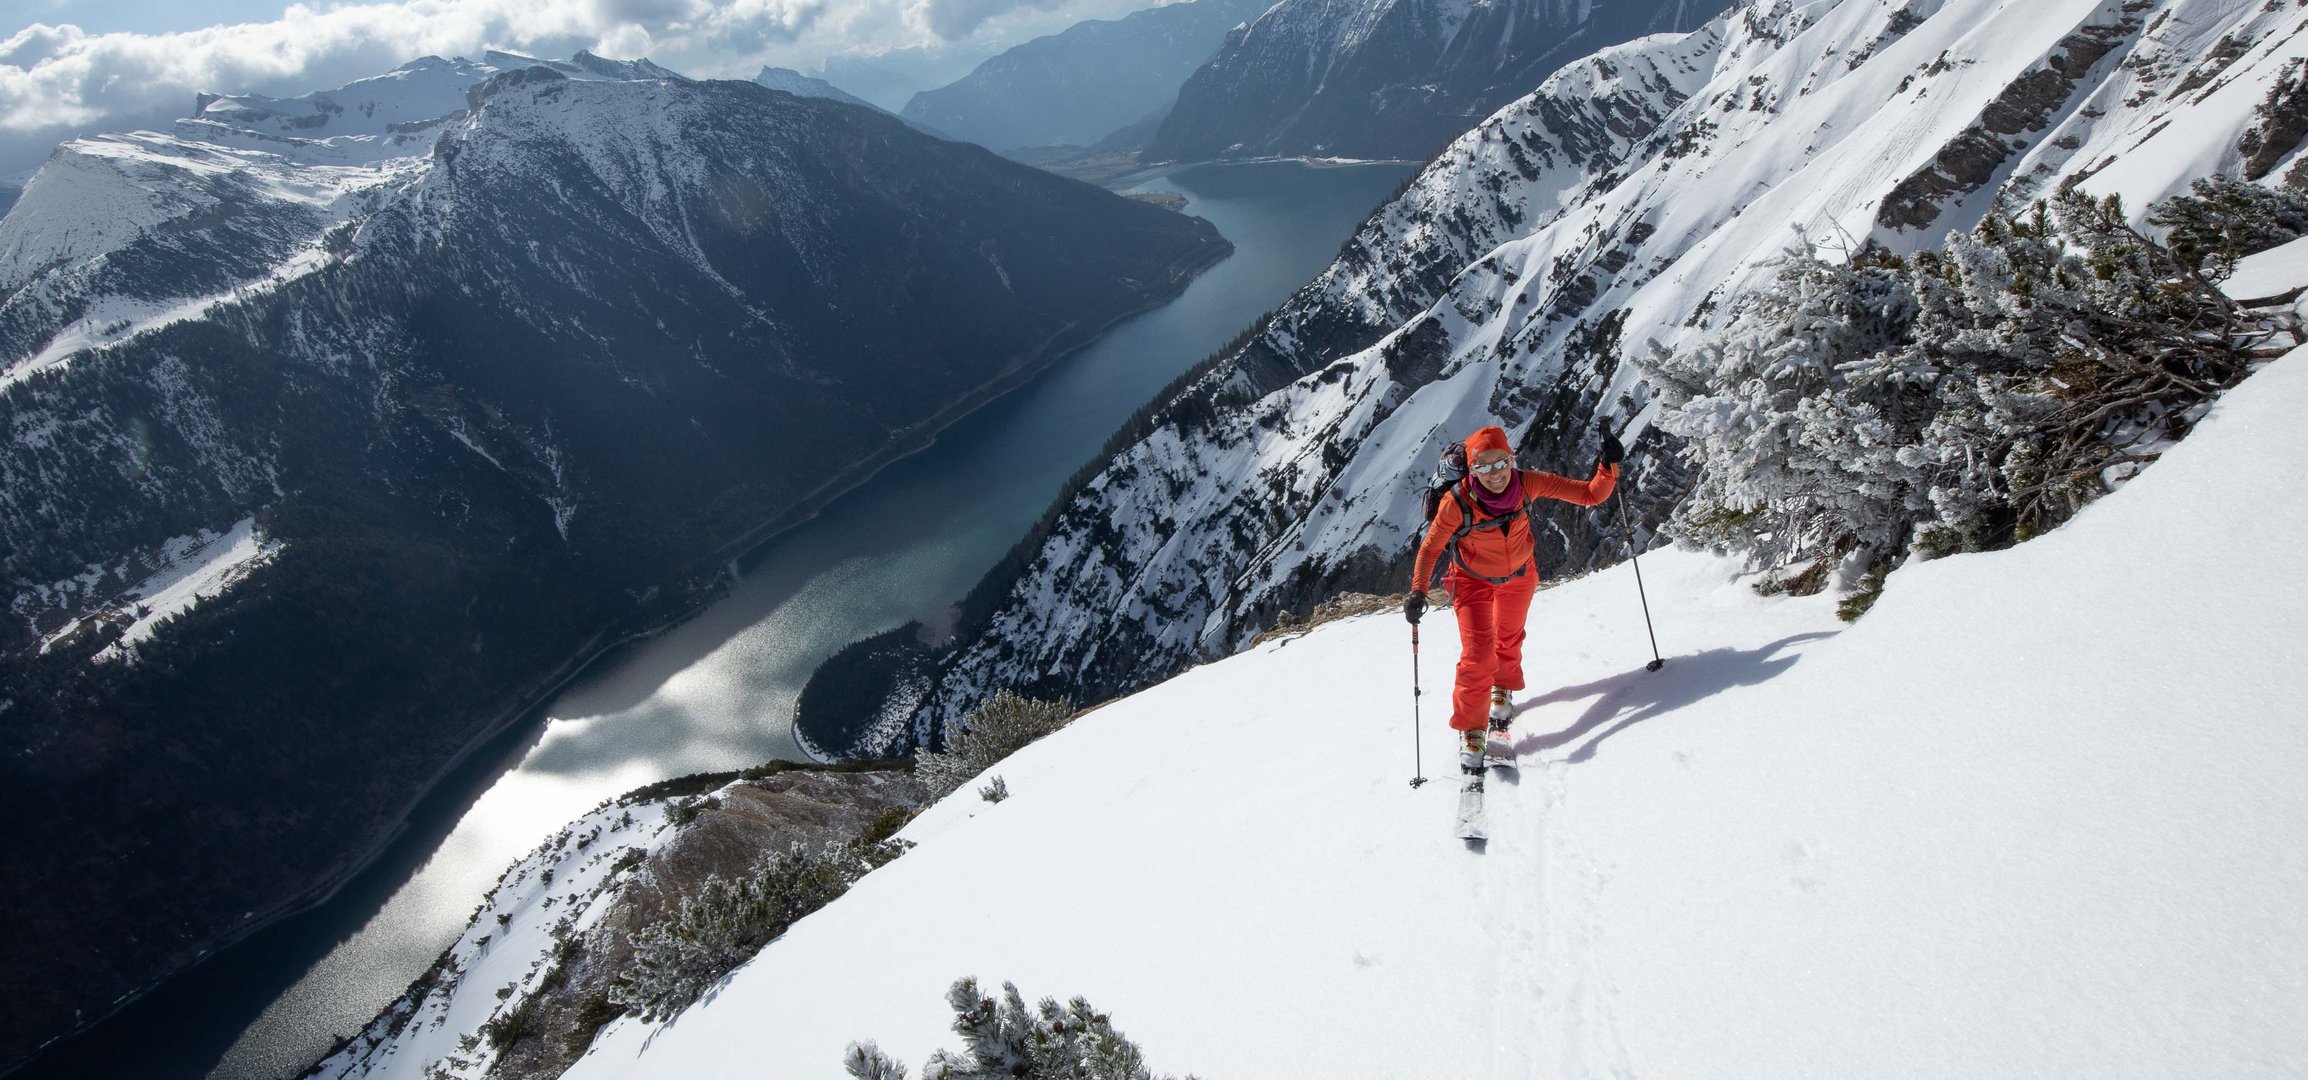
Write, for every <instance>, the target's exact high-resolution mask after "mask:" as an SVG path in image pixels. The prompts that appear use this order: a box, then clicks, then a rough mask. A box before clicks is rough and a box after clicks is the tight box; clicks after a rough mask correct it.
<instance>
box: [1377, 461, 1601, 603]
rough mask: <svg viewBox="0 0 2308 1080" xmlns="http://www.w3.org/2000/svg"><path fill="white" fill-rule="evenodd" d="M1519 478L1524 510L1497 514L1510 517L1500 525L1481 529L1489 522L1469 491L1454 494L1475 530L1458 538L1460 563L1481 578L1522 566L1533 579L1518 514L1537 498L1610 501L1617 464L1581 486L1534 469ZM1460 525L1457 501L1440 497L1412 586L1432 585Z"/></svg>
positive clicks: (1524, 524) (1526, 529)
mask: <svg viewBox="0 0 2308 1080" xmlns="http://www.w3.org/2000/svg"><path fill="white" fill-rule="evenodd" d="M1522 474H1523V507H1522V508H1517V509H1514V510H1510V511H1508V512H1507V513H1506V514H1504V515H1501V516H1504V517H1510V518H1512V519H1513V520H1512V521H1509V522H1508V523H1507V524H1506V525H1504V526H1503V527H1496V528H1487V529H1486V528H1480V527H1479V526H1480V525H1481V523H1482V522H1484V521H1486V520H1491V519H1490V518H1489V516H1488V515H1485V514H1484V513H1483V510H1482V507H1481V505H1480V504H1478V503H1477V502H1476V501H1475V496H1474V495H1473V494H1472V493H1469V492H1467V491H1463V490H1462V491H1460V492H1458V494H1459V495H1461V496H1463V497H1464V498H1465V500H1466V504H1467V505H1468V506H1471V507H1473V509H1474V513H1475V515H1476V519H1475V520H1476V524H1477V526H1478V527H1477V528H1475V529H1472V530H1470V531H1468V533H1467V534H1466V535H1465V536H1464V537H1462V538H1460V540H1459V561H1460V562H1462V563H1464V564H1465V566H1466V569H1467V570H1468V571H1469V572H1470V573H1474V574H1479V575H1482V576H1483V577H1486V578H1505V577H1514V576H1517V575H1518V574H1520V573H1521V572H1523V571H1524V570H1525V569H1526V568H1527V569H1528V570H1529V571H1530V573H1531V574H1532V575H1533V576H1534V577H1535V576H1537V574H1538V566H1537V565H1536V564H1535V563H1533V562H1532V561H1531V522H1530V515H1528V514H1526V513H1524V512H1523V510H1524V508H1528V507H1529V506H1530V504H1531V503H1533V502H1536V501H1538V500H1540V499H1560V500H1562V501H1564V502H1567V503H1575V504H1577V505H1579V506H1593V505H1595V504H1597V503H1599V502H1602V501H1603V500H1604V499H1608V498H1610V497H1611V489H1612V488H1614V487H1616V486H1618V483H1619V467H1618V466H1616V465H1604V466H1601V467H1599V468H1597V469H1596V470H1595V475H1594V476H1593V477H1591V478H1589V479H1588V480H1586V481H1585V482H1584V483H1582V482H1580V481H1577V480H1573V479H1570V478H1568V477H1563V476H1557V475H1555V474H1554V473H1550V472H1540V471H1538V470H1537V469H1524V470H1522ZM1476 482H1477V481H1476V480H1475V478H1474V477H1472V476H1469V477H1467V478H1466V480H1464V481H1463V482H1462V483H1465V484H1473V483H1476ZM1465 521H1466V512H1465V511H1463V510H1461V509H1460V500H1459V499H1453V498H1447V497H1446V498H1444V499H1443V500H1442V503H1441V504H1440V505H1439V506H1438V507H1437V508H1436V509H1435V514H1434V522H1433V523H1432V524H1430V525H1428V526H1427V530H1426V539H1425V540H1423V541H1421V542H1420V543H1419V546H1418V560H1417V562H1416V563H1414V564H1413V566H1412V569H1411V582H1412V587H1413V588H1416V589H1421V590H1424V589H1426V588H1427V587H1428V585H1429V584H1430V583H1431V582H1433V580H1434V569H1435V562H1436V561H1437V560H1439V559H1441V558H1442V557H1443V553H1444V550H1445V549H1446V548H1448V547H1449V546H1450V542H1451V535H1452V534H1454V533H1456V532H1458V531H1459V526H1460V525H1461V524H1463V523H1464V522H1465Z"/></svg>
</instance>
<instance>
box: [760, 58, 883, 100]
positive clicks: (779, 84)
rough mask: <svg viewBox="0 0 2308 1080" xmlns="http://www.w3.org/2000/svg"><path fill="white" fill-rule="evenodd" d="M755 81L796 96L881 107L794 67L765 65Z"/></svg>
mask: <svg viewBox="0 0 2308 1080" xmlns="http://www.w3.org/2000/svg"><path fill="white" fill-rule="evenodd" d="M753 81H754V82H756V83H759V84H761V85H763V86H766V87H769V88H770V89H772V90H783V91H785V92H786V93H788V94H792V95H794V96H796V97H817V98H825V99H827V100H830V101H842V102H848V103H849V104H851V105H863V106H865V107H866V108H869V109H879V108H880V106H878V105H875V104H873V103H872V102H870V101H867V100H866V99H864V98H861V97H859V96H857V95H856V94H852V93H850V92H849V91H847V90H844V89H842V88H841V87H838V86H835V85H834V84H832V83H829V82H827V81H825V80H824V79H813V78H810V77H809V76H807V75H804V74H802V73H801V72H798V71H795V70H793V69H792V68H781V67H764V68H762V69H761V74H759V75H756V76H754V77H753Z"/></svg>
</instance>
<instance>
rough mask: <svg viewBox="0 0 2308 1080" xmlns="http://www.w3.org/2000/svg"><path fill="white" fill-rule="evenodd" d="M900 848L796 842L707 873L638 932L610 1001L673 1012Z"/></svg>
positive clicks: (648, 1016) (655, 1014) (661, 1015)
mask: <svg viewBox="0 0 2308 1080" xmlns="http://www.w3.org/2000/svg"><path fill="white" fill-rule="evenodd" d="M900 850H901V846H900V844H898V843H897V842H891V841H884V842H880V843H867V842H863V841H850V842H848V843H834V844H827V845H825V846H824V847H820V848H809V847H805V846H803V845H801V844H795V845H794V846H793V847H791V848H789V849H787V850H786V851H785V852H783V853H781V854H777V855H773V856H771V857H769V858H768V859H765V860H763V861H762V862H761V863H759V864H757V865H756V866H755V867H754V868H753V870H752V872H750V873H748V874H746V875H745V876H743V877H740V878H735V879H732V878H724V877H722V876H720V875H718V874H715V875H712V876H709V877H707V878H706V879H705V883H704V884H703V885H701V886H699V887H698V889H697V891H696V892H694V893H691V894H690V895H689V896H688V897H686V898H684V899H683V900H682V902H681V904H680V906H679V907H678V908H676V909H675V910H674V912H673V914H672V916H671V917H670V918H667V919H664V920H661V921H659V922H656V923H653V924H651V925H649V926H645V927H643V928H641V929H640V930H638V931H636V932H635V933H634V934H633V938H632V941H633V960H632V966H631V967H630V969H629V970H628V971H627V972H626V974H625V976H624V977H623V978H621V979H620V980H618V981H617V982H616V983H614V984H612V985H611V986H610V988H609V1000H610V1002H611V1003H613V1004H616V1005H620V1006H623V1007H624V1008H626V1009H627V1010H629V1011H631V1012H633V1013H634V1014H636V1015H638V1016H640V1017H641V1019H643V1020H646V1021H651V1022H655V1021H658V1020H665V1019H669V1018H671V1017H672V1016H674V1015H675V1014H677V1013H679V1012H680V1011H681V1010H683V1009H685V1008H688V1007H689V1006H690V1004H691V1003H693V1002H695V1001H696V1000H697V999H698V998H700V997H702V996H704V994H705V992H706V991H707V990H708V989H710V988H711V987H712V986H713V985H714V984H715V983H717V982H720V981H721V978H722V977H723V976H725V975H727V974H729V973H730V972H732V971H735V970H736V969H737V967H738V965H740V964H743V963H745V962H746V961H747V960H750V959H752V958H753V955H754V954H755V953H758V952H760V951H761V947H762V946H764V945H766V944H768V943H769V942H770V941H771V939H773V938H776V937H777V936H778V935H779V934H782V933H785V931H786V929H787V928H788V927H791V926H792V925H793V924H794V923H795V922H798V921H800V919H801V918H802V916H805V915H808V914H809V913H810V912H813V911H816V910H817V909H819V908H821V907H824V906H825V905H827V904H828V903H831V902H832V901H833V900H834V898H836V897H838V896H840V895H841V894H843V893H845V892H847V891H849V887H850V886H851V885H854V884H856V883H857V880H858V879H859V878H862V877H864V876H865V875H866V874H867V873H868V872H869V871H871V870H873V869H874V868H875V867H878V866H881V865H882V864H884V863H887V862H889V861H890V860H891V859H894V858H896V857H897V856H898V854H899V852H900Z"/></svg>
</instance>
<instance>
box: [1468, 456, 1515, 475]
mask: <svg viewBox="0 0 2308 1080" xmlns="http://www.w3.org/2000/svg"><path fill="white" fill-rule="evenodd" d="M1511 464H1514V463H1513V462H1511V461H1508V460H1506V459H1504V458H1501V459H1500V460H1498V461H1494V462H1491V463H1490V464H1488V465H1477V466H1475V467H1474V472H1475V473H1476V475H1479V476H1489V475H1490V474H1492V473H1495V472H1497V471H1499V470H1501V469H1504V468H1506V467H1507V466H1509V465H1511Z"/></svg>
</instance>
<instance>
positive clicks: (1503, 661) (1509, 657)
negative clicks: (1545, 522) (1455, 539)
mask: <svg viewBox="0 0 2308 1080" xmlns="http://www.w3.org/2000/svg"><path fill="white" fill-rule="evenodd" d="M1443 581H1444V587H1446V588H1448V589H1449V590H1450V594H1451V610H1452V611H1454V612H1456V613H1457V614H1458V618H1459V668H1458V681H1457V683H1456V685H1454V686H1453V687H1452V689H1451V726H1452V727H1454V728H1457V729H1458V730H1460V731H1477V730H1480V729H1482V728H1484V727H1487V726H1489V723H1490V715H1491V687H1494V686H1503V687H1506V688H1507V689H1509V690H1520V689H1522V688H1523V618H1524V616H1526V615H1528V614H1530V611H1531V596H1532V595H1533V594H1535V593H1537V592H1538V590H1539V573H1538V568H1537V567H1528V568H1526V569H1525V570H1524V571H1523V574H1522V576H1521V577H1518V578H1514V579H1512V580H1510V581H1508V582H1507V583H1506V584H1504V585H1493V584H1491V583H1490V582H1488V581H1484V580H1483V579H1481V578H1478V577H1475V576H1473V575H1471V574H1468V573H1467V572H1466V571H1464V570H1461V569H1459V568H1458V567H1456V566H1453V567H1451V569H1450V573H1449V574H1448V575H1446V576H1445V577H1444V579H1443Z"/></svg>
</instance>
